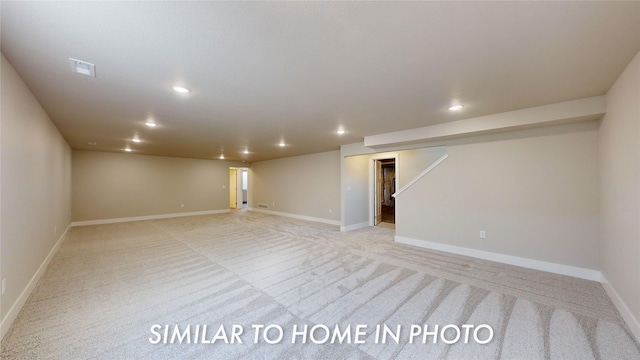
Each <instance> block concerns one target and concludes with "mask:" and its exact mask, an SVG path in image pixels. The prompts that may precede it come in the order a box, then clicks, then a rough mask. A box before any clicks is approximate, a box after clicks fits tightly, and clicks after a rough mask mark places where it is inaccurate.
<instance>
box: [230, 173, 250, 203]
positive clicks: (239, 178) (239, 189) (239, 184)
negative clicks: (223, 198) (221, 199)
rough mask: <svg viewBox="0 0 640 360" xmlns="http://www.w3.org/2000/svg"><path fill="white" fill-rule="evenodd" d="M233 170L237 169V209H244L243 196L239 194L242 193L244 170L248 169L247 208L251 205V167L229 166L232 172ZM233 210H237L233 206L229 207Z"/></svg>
mask: <svg viewBox="0 0 640 360" xmlns="http://www.w3.org/2000/svg"><path fill="white" fill-rule="evenodd" d="M231 170H235V171H236V191H235V193H236V208H235V209H242V196H239V194H242V172H243V171H246V172H247V208H248V207H250V204H249V203H250V202H249V198H250V197H249V192H250V191H251V189H250V186H249V182H250V181H249V168H248V167H238V166H229V172H231ZM229 181H231V179H229ZM229 185H231V184H229ZM229 205H231V186H229ZM229 208H230V209H232V210H235V209H233V208H231V207H229Z"/></svg>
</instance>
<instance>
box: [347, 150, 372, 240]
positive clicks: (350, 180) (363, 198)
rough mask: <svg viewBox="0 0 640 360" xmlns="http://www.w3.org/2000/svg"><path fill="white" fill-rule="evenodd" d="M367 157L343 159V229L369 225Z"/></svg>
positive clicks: (368, 157)
mask: <svg viewBox="0 0 640 360" xmlns="http://www.w3.org/2000/svg"><path fill="white" fill-rule="evenodd" d="M369 159H370V156H369V155H359V156H349V157H346V158H344V160H343V167H342V173H343V177H342V192H343V194H344V195H343V197H344V199H343V201H342V202H343V219H342V225H343V227H344V229H349V228H350V227H352V226H356V225H358V224H362V225H364V223H367V224H368V223H369V212H370V209H369V166H370V165H369V162H370V160H369Z"/></svg>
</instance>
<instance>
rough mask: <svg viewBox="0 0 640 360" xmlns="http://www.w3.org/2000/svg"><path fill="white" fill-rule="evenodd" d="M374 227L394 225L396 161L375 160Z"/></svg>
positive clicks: (389, 159) (390, 159) (393, 159)
mask: <svg viewBox="0 0 640 360" xmlns="http://www.w3.org/2000/svg"><path fill="white" fill-rule="evenodd" d="M374 161H375V186H374V191H375V194H374V206H375V209H374V214H375V216H374V225H379V224H381V223H385V224H393V225H395V223H396V216H395V215H396V211H395V209H396V207H395V205H396V204H395V198H394V197H393V196H391V195H393V194H394V193H395V192H396V159H395V158H388V159H375V160H374Z"/></svg>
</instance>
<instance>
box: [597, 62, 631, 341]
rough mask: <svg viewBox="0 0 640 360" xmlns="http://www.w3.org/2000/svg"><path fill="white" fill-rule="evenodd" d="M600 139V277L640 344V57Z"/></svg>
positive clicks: (618, 86)
mask: <svg viewBox="0 0 640 360" xmlns="http://www.w3.org/2000/svg"><path fill="white" fill-rule="evenodd" d="M598 140H599V167H600V216H601V235H600V236H601V244H600V249H601V264H602V265H601V272H602V275H603V277H604V279H605V281H606V282H608V284H609V285H610V286H611V288H613V290H614V291H615V292H616V293H617V295H616V294H613V295H614V296H612V298H614V302H616V301H620V302H623V303H624V304H623V305H622V304H620V303H617V304H616V305H618V308H620V307H621V305H622V307H627V308H628V311H624V309H621V313H622V314H623V316H625V315H626V317H625V319H626V320H627V323H628V324H629V326H630V327H631V328H632V330H635V335H636V338H638V340H639V341H640V53H639V54H638V55H636V56H635V58H634V59H633V60H632V61H631V63H630V64H629V65H628V66H627V68H626V70H625V71H624V72H623V73H622V75H620V77H619V78H618V80H617V81H616V82H615V83H614V85H613V86H612V87H611V89H610V90H609V92H608V93H607V114H606V115H605V116H604V118H603V119H602V122H601V125H600V131H599V139H598ZM616 297H619V298H618V299H616ZM625 313H626V314H625ZM629 315H631V316H632V317H633V319H631V318H630V317H631V316H629Z"/></svg>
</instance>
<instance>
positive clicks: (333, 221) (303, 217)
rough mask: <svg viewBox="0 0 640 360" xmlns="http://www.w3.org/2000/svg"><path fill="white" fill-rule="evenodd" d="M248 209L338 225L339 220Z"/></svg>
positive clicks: (253, 209)
mask: <svg viewBox="0 0 640 360" xmlns="http://www.w3.org/2000/svg"><path fill="white" fill-rule="evenodd" d="M248 210H250V211H255V212H260V213H265V214H271V215H278V216H284V217H289V218H294V219H299V220H307V221H315V222H319V223H323V224H329V225H336V226H340V221H338V220H329V219H323V218H317V217H312V216H306V215H297V214H289V213H284V212H279V211H273V210H266V209H257V208H249V209H248Z"/></svg>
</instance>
